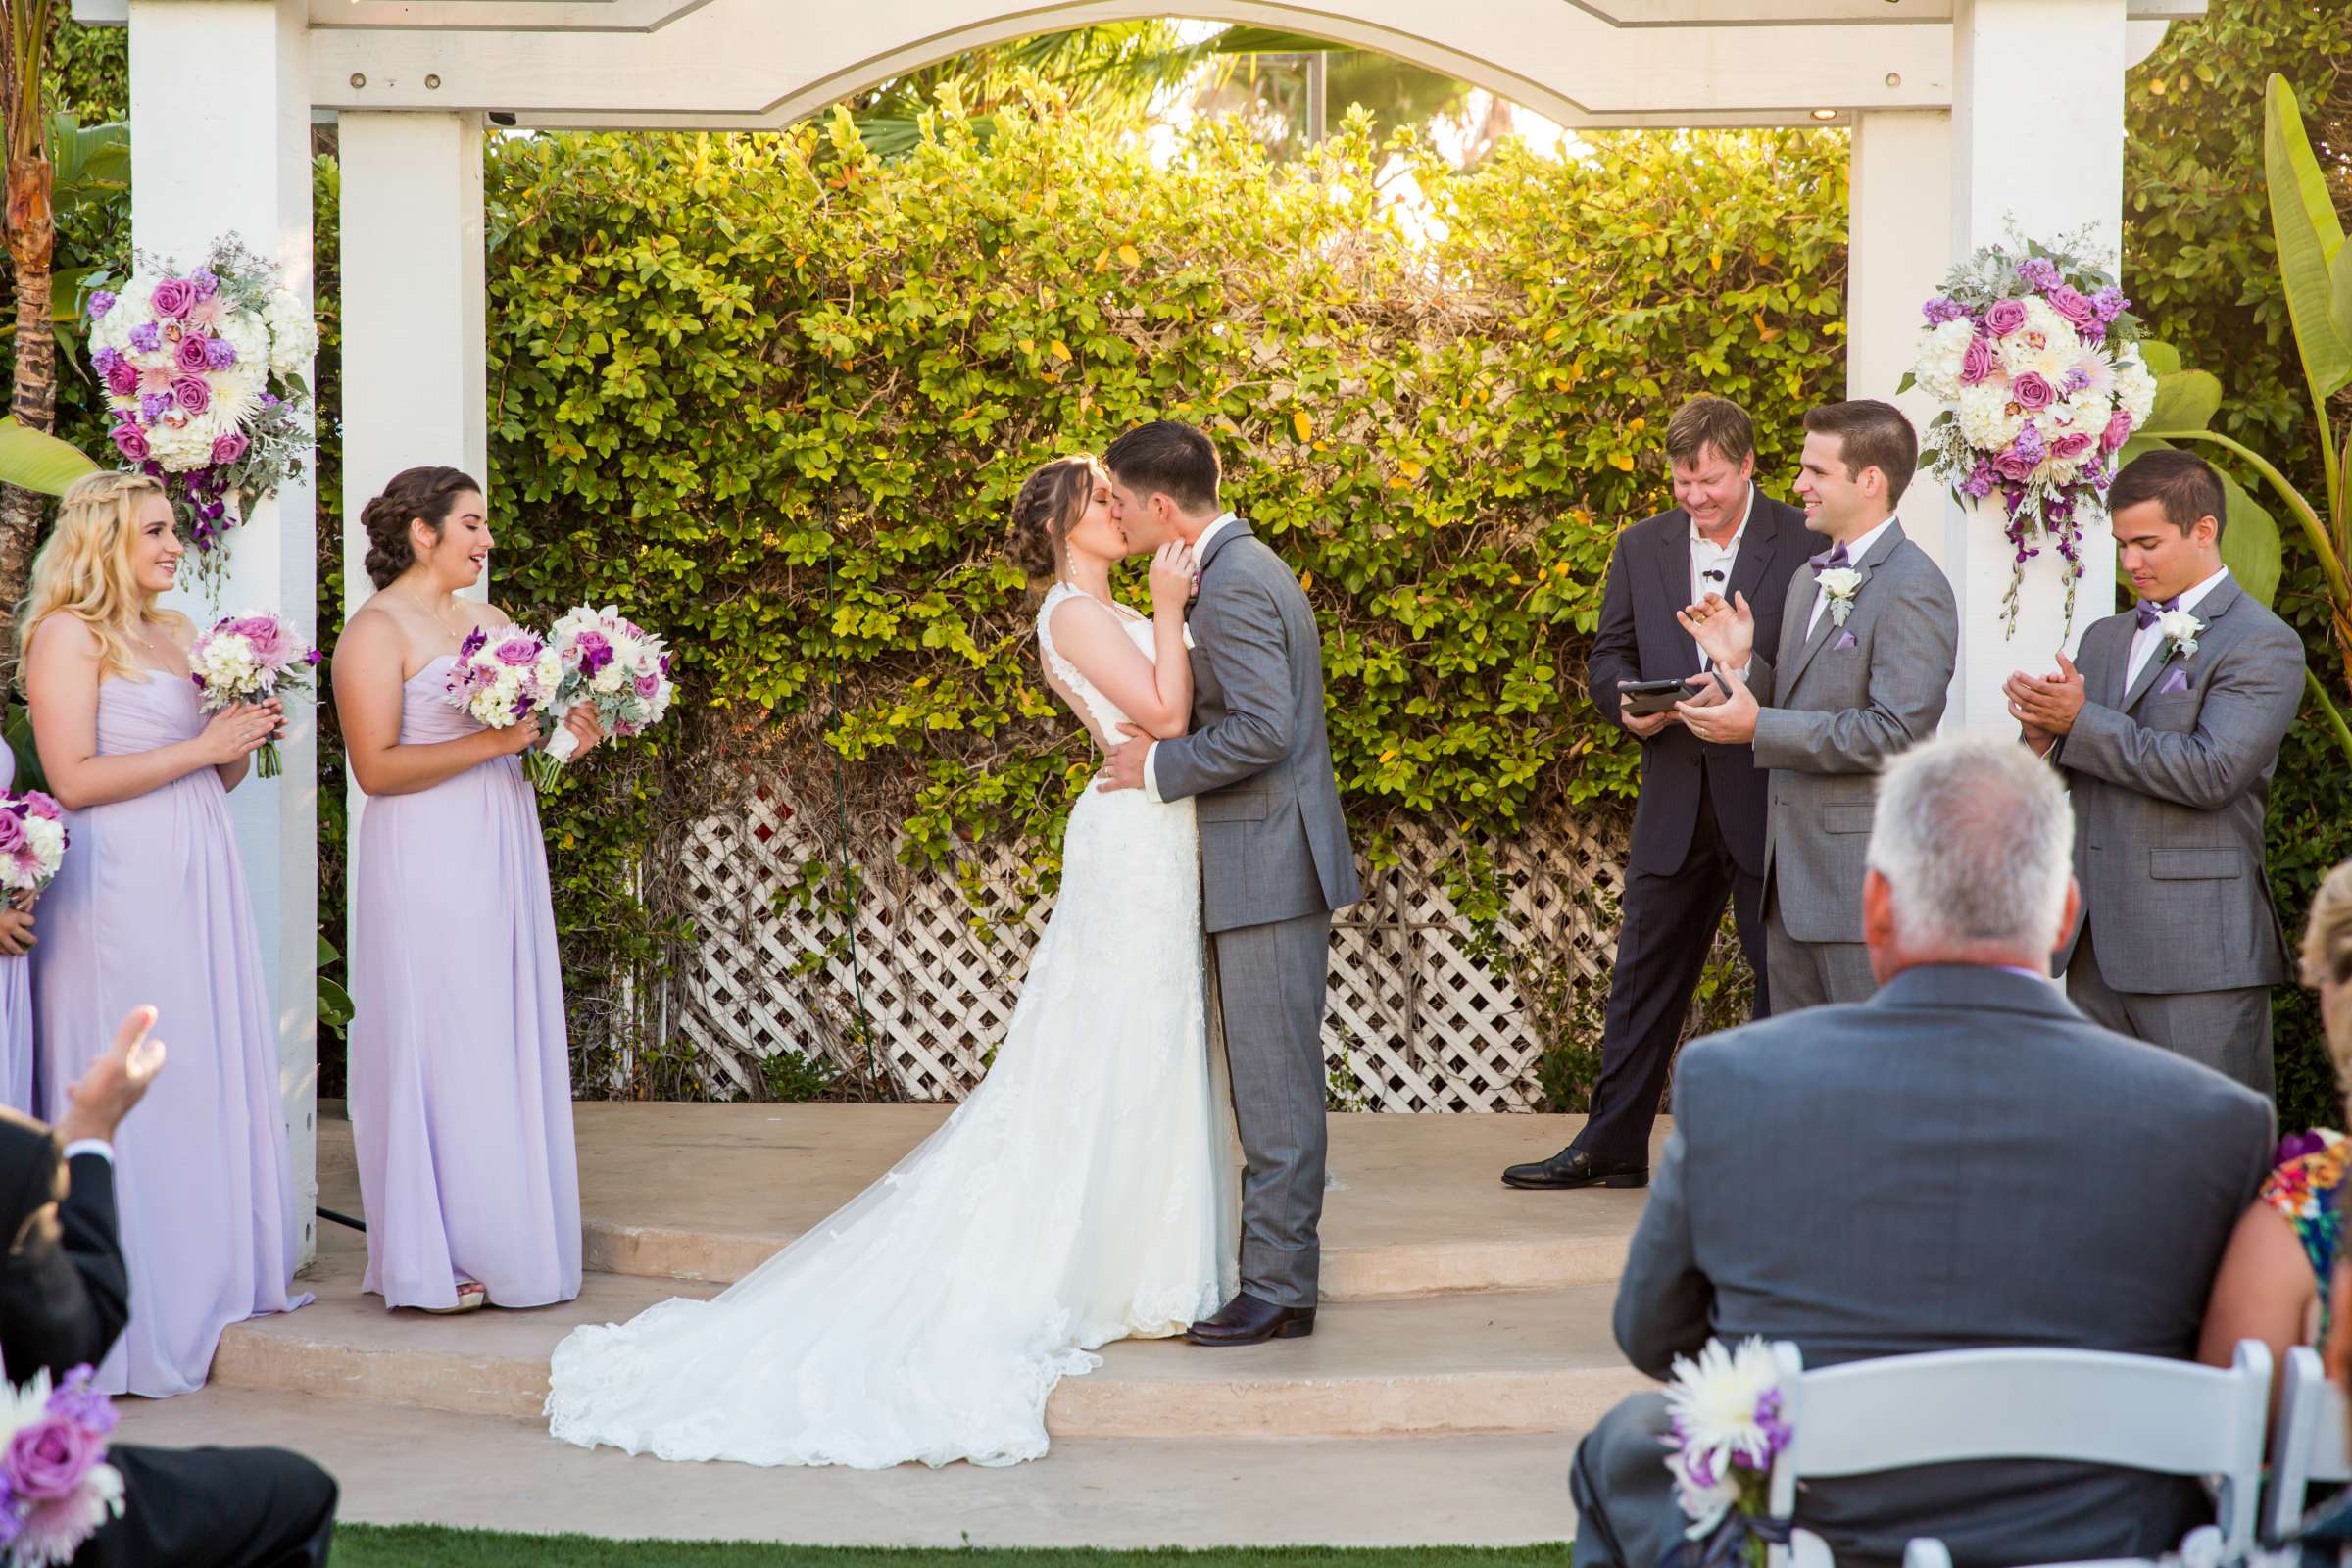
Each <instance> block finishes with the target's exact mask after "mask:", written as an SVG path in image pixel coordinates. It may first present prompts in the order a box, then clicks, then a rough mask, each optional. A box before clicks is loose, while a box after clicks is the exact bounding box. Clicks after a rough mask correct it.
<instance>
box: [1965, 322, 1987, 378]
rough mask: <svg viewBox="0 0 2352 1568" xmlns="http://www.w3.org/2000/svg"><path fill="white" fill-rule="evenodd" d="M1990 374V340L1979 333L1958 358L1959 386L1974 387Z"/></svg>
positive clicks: (1970, 340)
mask: <svg viewBox="0 0 2352 1568" xmlns="http://www.w3.org/2000/svg"><path fill="white" fill-rule="evenodd" d="M1991 373H1992V339H1990V338H1988V337H1986V336H1985V334H1984V333H1982V332H1979V333H1978V334H1977V335H1976V336H1975V337H1972V338H1970V339H1969V340H1968V348H1967V349H1966V351H1965V352H1963V353H1962V354H1961V356H1960V384H1961V385H1962V386H1975V385H1976V384H1977V383H1978V382H1980V381H1982V380H1984V379H1985V377H1986V376H1988V375H1990V374H1991Z"/></svg>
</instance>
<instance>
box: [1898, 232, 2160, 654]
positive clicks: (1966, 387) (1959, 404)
mask: <svg viewBox="0 0 2352 1568" xmlns="http://www.w3.org/2000/svg"><path fill="white" fill-rule="evenodd" d="M2086 245H2087V241H2086V240H2084V239H2071V240H2069V241H2066V242H2063V243H2062V244H2061V245H2059V246H2056V247H2046V246H2043V245H2039V244H2036V243H2034V242H2032V241H2018V242H2012V243H2009V244H1993V245H1987V246H1985V247H1984V248H1983V249H1981V250H1979V251H1978V252H1977V253H1976V254H1975V255H1973V256H1971V257H1969V258H1968V259H1967V260H1966V261H1964V262H1962V263H1961V264H1960V265H1959V266H1957V267H1955V268H1953V269H1952V270H1951V272H1950V273H1949V275H1947V276H1946V277H1945V278H1944V281H1943V291H1942V292H1941V293H1940V294H1938V295H1936V298H1934V299H1932V300H1930V301H1928V302H1927V304H1926V306H1925V307H1924V310H1925V313H1926V316H1927V325H1926V327H1925V329H1924V330H1923V331H1922V332H1921V334H1920V340H1919V352H1918V354H1917V356H1916V358H1915V360H1914V363H1913V365H1912V368H1911V371H1910V373H1909V374H1908V375H1906V376H1905V377H1904V378H1903V383H1902V388H1901V389H1902V390H1904V391H1908V390H1909V389H1910V388H1911V387H1913V386H1915V385H1916V386H1918V387H1919V388H1921V389H1922V390H1923V391H1925V392H1926V393H1927V394H1928V395H1929V396H1931V397H1933V398H1935V399H1936V401H1937V402H1939V403H1941V404H1942V405H1943V411H1942V412H1941V413H1940V414H1938V415H1936V417H1935V419H1934V420H1933V421H1932V422H1931V423H1930V424H1929V425H1928V430H1927V436H1926V439H1925V441H1924V442H1923V444H1922V450H1921V454H1920V455H1921V457H1922V458H1923V459H1924V460H1925V461H1926V463H1927V465H1928V467H1929V471H1930V472H1931V473H1933V474H1934V475H1935V477H1936V479H1937V480H1938V481H1940V482H1941V483H1943V484H1945V485H1947V486H1949V487H1951V488H1952V489H1953V490H1955V491H1957V492H1958V493H1959V494H1960V495H1961V496H1963V497H1966V498H1969V499H1971V500H1974V501H1979V502H1986V503H1991V502H1996V501H1997V502H1998V504H1999V506H2000V508H2001V513H2002V515H2003V518H2004V529H2005V531H2006V533H2007V535H2008V538H2009V542H2010V544H2011V545H2012V546H2013V547H2014V548H2015V550H2016V552H2017V558H2016V561H2015V563H2014V564H2013V566H2012V569H2011V571H2010V575H2009V592H2008V593H2007V594H2006V595H2005V596H2004V597H2003V598H2002V600H2001V626H2002V630H2003V633H2004V634H2005V635H2015V633H2016V631H2017V598H2018V590H2019V588H2020V587H2021V586H2022V585H2023V584H2024V582H2025V572H2026V563H2027V562H2028V561H2030V560H2032V559H2033V558H2034V557H2035V556H2038V555H2039V554H2041V547H2042V544H2043V543H2044V542H2047V543H2048V544H2049V545H2050V546H2051V547H2052V548H2054V549H2055V550H2056V551H2057V552H2058V554H2059V556H2060V557H2062V558H2063V559H2064V561H2065V563H2066V567H2065V576H2066V622H2067V626H2068V628H2069V629H2070V630H2071V629H2072V628H2073V626H2074V621H2075V585H2076V583H2077V581H2078V580H2079V579H2080V578H2081V577H2082V526H2083V522H2084V518H2085V515H2086V514H2088V515H2092V516H2098V515H2102V514H2103V512H2104V508H2105V502H2104V499H2103V498H2104V496H2105V494H2106V490H2107V483H2108V481H2109V480H2110V479H2112V478H2114V476H2115V467H2116V454H2117V453H2118V452H2120V451H2122V450H2123V446H2124V443H2125V442H2126V441H2129V440H2130V439H2131V432H2132V431H2133V430H2135V429H2137V428H2138V427H2139V426H2140V424H2141V423H2143V422H2144V421H2145V420H2146V418H2147V417H2148V410H2149V408H2150V407H2151V406H2152V405H2153V404H2154V403H2155V401H2156V378H2155V376H2154V375H2152V374H2151V373H2150V372H2149V370H2148V367H2147V364H2146V362H2145V361H2144V360H2142V359H2141V357H2140V352H2139V338H2140V329H2139V322H2138V321H2137V319H2134V318H2133V317H2132V315H2131V301H2130V300H2128V299H2126V298H2125V297H2124V294H2123V291H2122V290H2121V289H2119V288H2117V287H2116V283H2115V278H2114V276H2113V275H2112V274H2110V273H2107V272H2104V271H2101V270H2098V269H2096V268H2094V267H2092V266H2091V265H2089V264H2088V263H2086V262H2084V261H2083V260H2082V255H2081V251H2082V249H2084V248H2086Z"/></svg>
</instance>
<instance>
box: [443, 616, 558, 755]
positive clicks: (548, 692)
mask: <svg viewBox="0 0 2352 1568" xmlns="http://www.w3.org/2000/svg"><path fill="white" fill-rule="evenodd" d="M563 680H564V662H563V661H562V660H561V659H558V658H557V657H556V651H555V650H554V649H553V648H550V647H549V646H548V645H547V644H546V643H545V642H543V641H541V640H540V638H539V634H538V633H536V632H533V631H530V630H527V629H526V628H524V627H521V626H502V627H499V628H497V629H496V630H492V629H490V628H488V627H483V626H476V627H475V628H474V629H473V630H472V631H470V632H467V633H466V640H465V641H464V642H463V643H461V644H459V645H458V662H456V663H455V664H453V665H451V666H450V671H449V679H448V681H447V682H445V683H444V684H443V686H442V688H441V693H442V696H443V698H444V699H445V700H446V701H447V702H448V704H449V706H450V707H452V708H455V709H458V710H459V711H463V712H466V713H470V714H472V715H473V717H474V719H475V721H476V722H478V723H480V724H482V725H483V726H485V727H486V728H489V729H505V728H507V727H508V726H509V725H511V724H519V723H521V722H522V721H523V720H524V719H526V718H529V717H530V716H532V715H533V714H534V713H543V712H545V711H547V710H548V709H549V707H550V706H552V705H553V704H554V702H555V700H556V688H557V687H558V686H560V685H562V684H563Z"/></svg>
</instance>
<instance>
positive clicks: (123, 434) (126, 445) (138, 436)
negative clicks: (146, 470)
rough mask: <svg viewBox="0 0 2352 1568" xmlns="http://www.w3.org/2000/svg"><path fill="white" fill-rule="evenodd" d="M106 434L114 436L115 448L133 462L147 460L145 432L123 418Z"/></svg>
mask: <svg viewBox="0 0 2352 1568" xmlns="http://www.w3.org/2000/svg"><path fill="white" fill-rule="evenodd" d="M107 434H109V435H111V436H113V437H114V438H115V450H116V451H117V452H120V453H122V454H123V456H124V457H125V458H128V459H129V460H130V461H131V462H133V463H144V462H146V461H147V432H146V431H144V430H142V429H140V428H139V427H138V426H137V425H136V424H133V423H132V422H131V421H130V420H128V419H125V420H123V422H122V423H121V424H118V425H116V426H115V427H114V428H113V429H112V430H110V431H108V432H107Z"/></svg>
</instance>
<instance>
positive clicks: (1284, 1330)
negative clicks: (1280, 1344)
mask: <svg viewBox="0 0 2352 1568" xmlns="http://www.w3.org/2000/svg"><path fill="white" fill-rule="evenodd" d="M1314 1332H1315V1309H1314V1308H1313V1307H1311V1306H1276V1305H1275V1304H1274V1303H1273V1302H1272V1301H1261V1300H1259V1299H1257V1298H1256V1297H1254V1296H1251V1295H1250V1293H1249V1292H1248V1291H1244V1292H1243V1293H1242V1294H1241V1295H1239V1296H1237V1297H1235V1298H1234V1299H1232V1300H1230V1301H1227V1302H1226V1303H1225V1305H1224V1308H1223V1309H1222V1310H1221V1311H1219V1312H1218V1313H1217V1315H1216V1316H1215V1317H1204V1318H1202V1319H1201V1321H1200V1322H1198V1323H1196V1324H1194V1325H1193V1326H1192V1329H1191V1331H1190V1332H1188V1333H1187V1334H1186V1335H1185V1339H1186V1340H1187V1341H1188V1342H1190V1343H1191V1344H1194V1345H1220V1346H1222V1345H1263V1344H1264V1343H1265V1342H1266V1341H1268V1340H1302V1339H1304V1338H1306V1337H1307V1336H1308V1335H1309V1334H1312V1333H1314Z"/></svg>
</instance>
